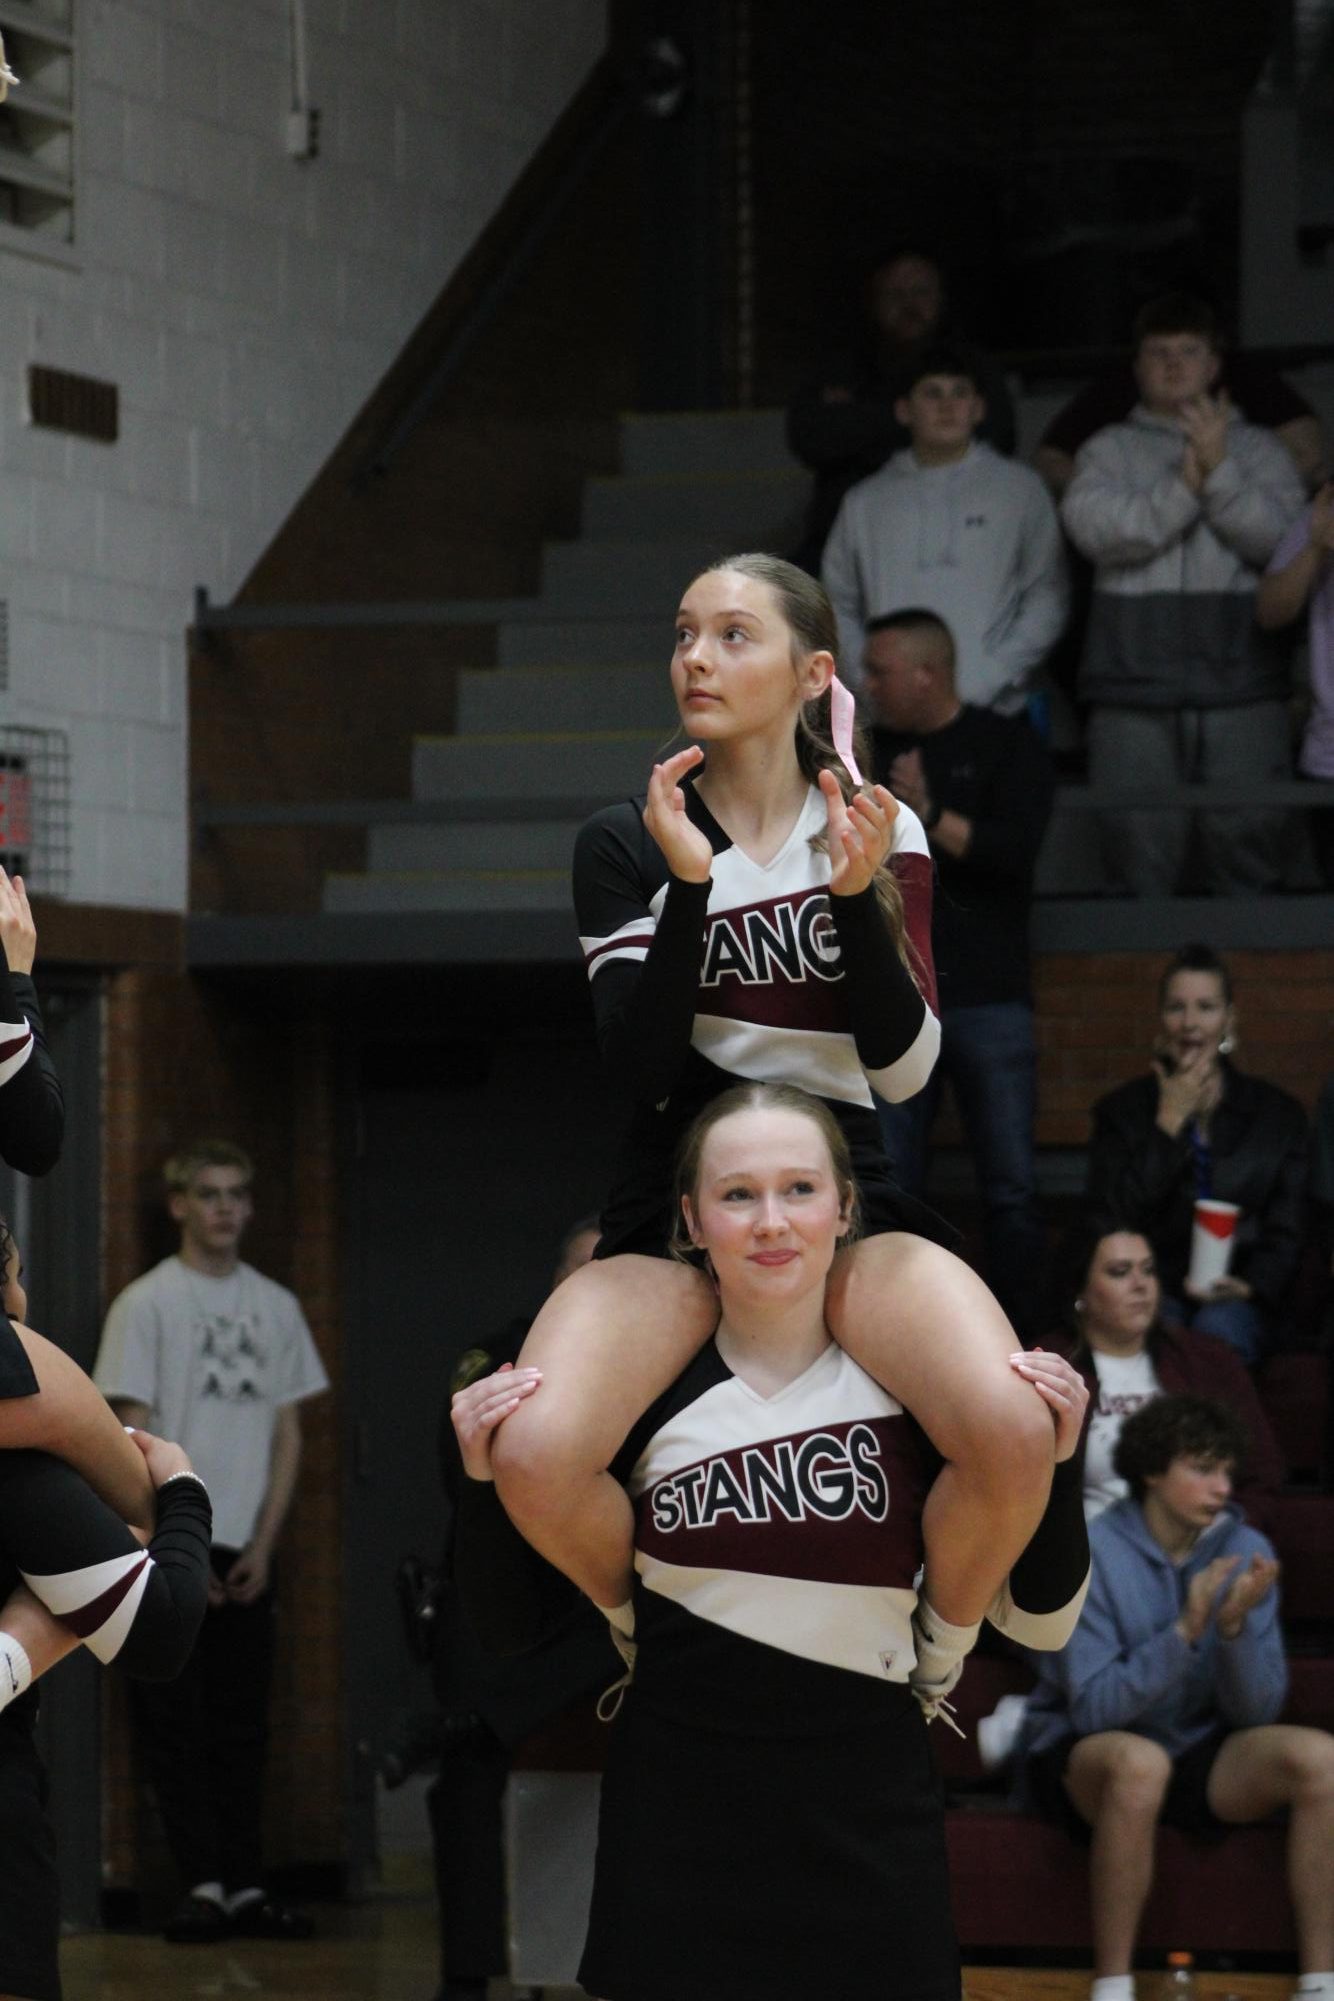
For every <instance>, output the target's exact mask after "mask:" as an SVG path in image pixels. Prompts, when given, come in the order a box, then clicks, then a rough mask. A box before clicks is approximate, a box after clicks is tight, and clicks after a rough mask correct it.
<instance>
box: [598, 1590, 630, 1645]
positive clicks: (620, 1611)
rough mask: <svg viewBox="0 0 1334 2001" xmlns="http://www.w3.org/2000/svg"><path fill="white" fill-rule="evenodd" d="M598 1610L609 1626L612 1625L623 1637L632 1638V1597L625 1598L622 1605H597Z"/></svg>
mask: <svg viewBox="0 0 1334 2001" xmlns="http://www.w3.org/2000/svg"><path fill="white" fill-rule="evenodd" d="M598 1610H599V1611H600V1612H601V1614H602V1616H603V1618H604V1619H605V1620H606V1621H607V1624H608V1625H609V1626H614V1627H615V1628H616V1631H617V1632H618V1633H620V1634H621V1635H622V1636H623V1637H624V1638H625V1639H627V1640H633V1638H634V1636H635V1601H634V1599H633V1598H627V1599H626V1601H625V1603H624V1605H599V1607H598Z"/></svg>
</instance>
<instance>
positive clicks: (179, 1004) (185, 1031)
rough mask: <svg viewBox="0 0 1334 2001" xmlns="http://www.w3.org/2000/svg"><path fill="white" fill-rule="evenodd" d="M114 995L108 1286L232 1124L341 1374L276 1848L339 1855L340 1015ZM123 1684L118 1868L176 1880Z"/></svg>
mask: <svg viewBox="0 0 1334 2001" xmlns="http://www.w3.org/2000/svg"><path fill="white" fill-rule="evenodd" d="M105 1007H106V1040H105V1047H106V1061H105V1072H104V1104H103V1114H104V1131H105V1133H106V1142H105V1145H106V1165H105V1174H104V1190H105V1194H104V1207H103V1233H104V1234H103V1271H104V1285H105V1296H106V1297H107V1298H108V1299H110V1298H111V1297H112V1296H113V1295H114V1294H115V1293H116V1292H118V1291H119V1290H120V1289H121V1288H122V1287H123V1286H125V1285H127V1284H128V1283H129V1281H130V1280H131V1279H132V1278H135V1277H136V1276H137V1275H138V1274H139V1273H140V1272H142V1271H143V1270H144V1269H145V1268H146V1267H147V1266H148V1265H150V1264H152V1263H153V1262H155V1261H156V1260H157V1259H158V1258H160V1257H162V1256H164V1255H166V1253H167V1252H168V1251H169V1250H171V1249H173V1248H174V1234H173V1232H172V1230H171V1228H170V1225H169V1223H168V1222H167V1221H166V1219H165V1216H164V1213H163V1207H162V1199H161V1194H160V1182H159V1178H158V1177H159V1175H160V1172H161V1166H162V1162H163V1160H164V1159H165V1158H166V1156H167V1154H168V1153H170V1152H171V1151H172V1149H173V1148H174V1147H175V1146H177V1145H179V1144H180V1143H181V1142H182V1141H184V1140H186V1139H189V1138H190V1137H192V1136H196V1135H199V1134H202V1133H221V1134H224V1135H226V1136H228V1137H231V1138H234V1139H236V1140H238V1141H239V1142H240V1143H241V1144H242V1145H243V1146H245V1147H246V1148H247V1149H248V1150H249V1151H250V1152H252V1153H253V1155H254V1158H255V1161H256V1169H257V1178H256V1189H255V1204H256V1209H255V1221H254V1224H253V1225H252V1228H251V1231H250V1233H249V1236H248V1238H247V1243H246V1255H247V1257H248V1258H249V1259H250V1260H251V1261H252V1262H253V1263H254V1264H255V1265H256V1266H257V1267H258V1268H259V1269H261V1270H262V1271H265V1272H267V1273H268V1274H269V1275H270V1276H271V1277H273V1278H275V1279H277V1280H279V1281H280V1283H282V1284H284V1285H288V1286H291V1287H292V1289H293V1290H294V1291H295V1292H296V1293H297V1295H298V1297H299V1298H300V1300H301V1303H302V1306H303V1307H304V1309H305V1313H306V1317H307V1319H308V1320H309V1322H310V1325H311V1329H312V1332H313V1333H314V1336H315V1341H316V1345H317V1346H318V1348H319V1351H320V1354H321V1356H322V1357H323V1359H324V1364H325V1367H326V1368H327V1370H328V1372H329V1376H330V1379H331V1382H332V1384H333V1393H332V1394H331V1395H329V1396H325V1397H317V1398H315V1399H314V1400H312V1401H311V1402H310V1403H309V1404H308V1405H306V1407H305V1409H304V1411H303V1420H304V1424H303V1429H304V1438H305V1446H304V1451H303V1457H302V1470H301V1480H300V1486H299V1490H298V1494H297V1499H296V1503H295V1506H294V1509H293V1514H292V1517H291V1520H290V1522H289V1526H288V1531H287V1534H286V1537H285V1540H284V1546H283V1552H282V1558H281V1582H280V1597H281V1605H282V1622H281V1633H282V1638H281V1646H280V1653H279V1661H278V1675H277V1695H276V1700H275V1707H274V1716H273V1722H274V1737H273V1751H272V1765H271V1783H270V1788H269V1798H268V1848H269V1859H270V1861H271V1862H272V1863H273V1864H274V1865H276V1866H282V1865H283V1864H285V1863H290V1862H294V1861H299V1862H302V1863H310V1862H314V1863H330V1864H335V1865H336V1864H338V1863H339V1862H340V1861H341V1859H342V1856H343V1852H344V1829H343V1805H342V1761H343V1722H342V1695H341V1686H340V1661H341V1645H340V1638H341V1618H342V1605H341V1594H340V1567H341V1529H340V1505H339V1492H340V1472H339V1465H340V1462H339V1441H338V1408H339V1395H338V1386H339V1381H340V1375H341V1359H342V1328H341V1273H340V1263H339V1253H340V1244H339V1231H338V1215H337V1205H338V1191H337V1185H336V1172H337V1170H336V1161H337V1149H336V1146H335V1143H334V1132H333V1121H334V1098H333V1092H334V1082H335V1065H334V1062H333V1057H332V1051H331V1046H330V1033H329V1027H328V1023H327V1021H326V1020H325V1018H324V1017H323V1016H322V1015H321V1014H320V1012H319V1011H318V1009H315V1008H310V1009H306V1010H298V1011H296V1012H294V1013H292V1014H291V1015H290V1016H285V1015H283V1014H282V1013H281V1012H275V1011H274V1010H273V1009H272V1008H269V1009H267V1010H266V1011H264V1012H263V1013H262V1014H261V1012H260V1011H259V1010H258V1009H256V1008H252V1007H249V1006H247V1005H246V1004H244V1003H239V1002H237V1001H236V1000H235V999H233V998H231V997H229V996H227V995H226V994H224V993H223V992H221V991H219V990H210V989H206V988H204V987H203V986H201V985H200V984H199V983H198V982H196V981H194V980H192V979H190V978H188V977H187V976H186V975H184V974H181V973H179V972H173V971H170V970H151V971H150V970H140V971H132V972H124V973H119V974H116V975H113V976H112V977H111V978H110V979H109V981H108V987H107V995H106V1002H105ZM109 1680H110V1678H109ZM108 1702H109V1706H110V1711H111V1729H110V1731H109V1735H108V1749H107V1763H106V1790H105V1795H104V1799H105V1851H104V1852H105V1870H106V1881H107V1883H108V1885H109V1886H110V1887H141V1886H146V1887H147V1888H148V1889H149V1890H150V1893H151V1892H152V1890H153V1889H154V1888H156V1889H157V1890H158V1892H159V1894H170V1890H169V1889H168V1888H167V1886H166V1883H165V1875H166V1870H165V1860H164V1856H163V1852H162V1848H161V1842H160V1837H159V1836H158V1834H157V1831H156V1825H155V1822H154V1820H153V1818H152V1816H151V1815H149V1814H147V1813H146V1812H144V1811H143V1809H142V1804H141V1803H140V1802H138V1801H137V1800H136V1794H135V1788H134V1787H133V1785H132V1782H131V1778H130V1759H129V1751H128V1744H127V1737H126V1732H125V1729H124V1718H123V1692H122V1691H120V1690H118V1689H116V1688H115V1687H114V1686H109V1691H108Z"/></svg>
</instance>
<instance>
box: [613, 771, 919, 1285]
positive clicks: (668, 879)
mask: <svg viewBox="0 0 1334 2001" xmlns="http://www.w3.org/2000/svg"><path fill="white" fill-rule="evenodd" d="M682 790H683V791H684V793H685V800H686V812H687V813H688V815H689V817H690V819H691V821H692V822H693V824H694V825H695V826H696V827H697V828H699V829H700V831H701V832H702V833H704V834H705V835H706V836H707V838H708V840H709V843H710V845H711V847H712V849H713V870H712V875H711V877H710V880H709V881H708V882H706V883H691V882H682V881H681V880H680V879H679V878H678V877H676V876H673V875H672V874H671V873H670V872H669V870H668V867H667V864H666V862H665V860H664V859H663V855H662V851H661V849H660V848H659V847H658V845H657V843H656V841H655V840H654V839H653V837H652V835H651V834H650V833H649V831H648V829H647V828H646V827H645V825H644V821H643V806H644V802H643V800H642V799H638V800H626V801H624V802H622V803H621V804H619V805H616V806H611V807H608V808H607V809H606V810H605V811H603V812H601V813H598V814H595V815H594V817H593V819H591V820H590V821H589V822H588V823H587V824H586V825H585V826H584V827H583V829H582V830H581V832H580V835H579V839H578V841H577V843H576V846H575V852H574V901H575V910H576V912H577V915H578V922H579V931H580V939H581V943H582V946H583V953H584V962H585V965H586V966H587V969H588V974H589V978H590V980H591V982H592V995H593V1011H594V1016H595V1020H596V1025H597V1034H598V1044H599V1047H600V1049H601V1051H602V1055H603V1057H604V1059H605V1060H606V1062H607V1064H608V1066H609V1068H610V1070H611V1072H612V1074H613V1076H614V1077H615V1079H616V1080H617V1082H618V1083H620V1084H621V1085H623V1086H624V1087H625V1088H626V1089H627V1090H628V1091H629V1092H630V1094H631V1095H632V1096H633V1098H634V1100H635V1111H634V1114H633V1117H632V1121H631V1126H630V1131H629V1133H628V1135H627V1138H626V1141H625V1144H624V1146H623V1148H622V1152H621V1155H620V1159H619V1161H618V1164H617V1167H616V1170H615V1174H614V1176H613V1187H612V1194H611V1198H610V1200H609V1202H608V1205H607V1208H606V1211H605V1213H604V1215H603V1217H602V1242H601V1243H600V1245H599V1246H598V1253H597V1254H598V1256H599V1257H610V1256H612V1255H614V1254H615V1253H616V1252H620V1251H648V1252H652V1253H659V1254H660V1253H661V1252H662V1250H663V1249H664V1247H665V1245H666V1242H667V1240H668V1238H669V1237H670V1235H671V1230H672V1225H673V1220H674V1219H673V1216H672V1207H671V1188H672V1169H673V1162H674V1159H675V1155H676V1150H677V1147H678V1144H679V1142H680V1140H681V1137H682V1135H683V1134H684V1132H685V1130H686V1128H687V1127H688V1126H689V1124H690V1123H691V1121H692V1119H693V1118H694V1117H695V1115H696V1113H698V1112H699V1111H700V1110H702V1108H703V1107H704V1106H705V1105H706V1104H708V1103H709V1102H710V1101H711V1100H712V1099H714V1098H716V1097H717V1096H718V1095H719V1094H720V1092H723V1091H725V1090H727V1089H728V1088H729V1087H730V1086H731V1085H733V1084H737V1083H740V1082H742V1081H744V1080H747V1079H755V1080H759V1081H763V1082H766V1083H788V1084H797V1085H800V1086H801V1087H802V1088H803V1089H804V1090H807V1091H810V1092H812V1093H813V1094H814V1095H815V1096H816V1097H819V1098H822V1099H823V1100H824V1101H825V1103H826V1104H827V1105H828V1107H829V1109H830V1110H831V1111H832V1112H833V1114H834V1116H835V1117H836V1118H837V1120H838V1122H839V1124H840V1125H841V1126H842V1128H843V1130H844V1132H845V1133H846V1135H847V1138H848V1142H849V1146H850V1148H851V1151H852V1159H853V1169H854V1172H855V1174H856V1178H857V1184H858V1187H859V1189H860V1191H861V1196H862V1207H863V1217H864V1227H865V1229H866V1230H867V1231H868V1232H870V1231H876V1230H886V1229H896V1228H903V1227H905V1225H906V1226H907V1227H910V1228H913V1229H916V1230H919V1231H920V1232H921V1233H923V1234H925V1235H928V1236H932V1237H937V1238H939V1237H940V1236H941V1233H942V1226H941V1225H940V1223H939V1220H938V1219H937V1218H934V1217H933V1216H932V1214H931V1212H930V1211H929V1210H928V1209H926V1208H924V1207H923V1205H921V1204H920V1203H916V1202H913V1201H912V1200H911V1199H910V1198H909V1197H907V1196H905V1195H903V1194H902V1193H901V1192H900V1191H899V1190H897V1189H896V1188H895V1187H894V1184H893V1181H892V1179H891V1177H890V1172H889V1166H888V1163H887V1161H886V1159H885V1154H884V1148H883V1146H882V1143H881V1138H880V1126H879V1121H878V1119H877V1118H876V1114H875V1110H874V1107H873V1103H872V1098H871V1088H872V1086H874V1088H875V1090H876V1091H877V1092H878V1093H879V1094H880V1096H881V1097H883V1098H888V1099H890V1100H895V1099H899V1098H905V1097H910V1096H911V1095H912V1093H913V1092H914V1091H920V1090H921V1088H922V1086H923V1084H925V1082H926V1080H927V1078H928V1077H929V1076H930V1074H931V1068H932V1065H933V1064H934V1062H935V1059H936V1052H937V1050H938V1049H939V1046H940V1024H939V1022H938V1020H937V1019H936V1014H935V975H934V973H933V971H932V961H931V858H930V855H929V853H928V850H927V844H926V836H925V834H924V833H923V831H922V825H921V822H920V820H918V818H917V817H916V815H915V814H914V813H912V812H911V811H910V810H909V809H908V808H907V807H906V806H900V807H899V811H898V815H897V817H896V819H895V821H894V825H893V846H892V851H891V856H890V866H891V868H892V870H893V873H894V875H895V877H896V879H897V881H898V884H899V887H900V890H901V892H902V896H903V905H904V920H905V927H906V936H907V945H908V955H909V958H910V960H911V962H912V964H913V966H914V968H915V970H916V974H917V978H916V980H915V979H914V977H913V974H912V973H910V972H909V970H908V968H907V967H906V966H905V965H904V964H903V962H902V960H901V959H900V958H899V955H898V953H897V951H896V950H895V947H894V941H893V939H892V937H891V936H890V932H889V927H888V925H887V924H886V923H885V921H884V918H883V916H882V914H881V910H880V906H879V903H878V900H877V898H876V893H875V890H874V888H869V889H866V890H863V891H862V892H861V893H860V894H859V895H856V896H833V895H831V894H830V891H829V869H830V865H829V857H828V855H827V854H825V853H824V852H823V851H822V850H821V849H818V848H814V847H812V845H811V843H812V841H813V840H814V839H816V838H817V837H819V836H821V835H823V834H824V832H825V830H826V826H827V812H826V807H825V801H824V795H823V794H822V793H821V791H820V790H819V787H818V786H814V785H813V786H811V787H810V789H809V791H808V793H807V796H806V800H805V803H804V804H803V806H802V809H801V812H800V813H799V815H798V817H797V822H796V825H795V826H794V827H793V829H792V832H791V833H790V834H789V836H788V838H787V840H786V841H785V842H784V844H783V846H782V848H781V849H780V850H779V852H778V854H776V855H775V856H774V857H773V859H772V860H771V861H769V862H766V863H765V864H763V865H761V864H759V863H758V862H754V861H752V860H751V859H750V857H749V856H748V855H747V854H745V852H744V851H743V850H742V849H741V848H739V847H738V846H737V845H736V844H735V843H734V842H733V841H732V840H731V839H730V838H729V836H728V835H727V834H726V833H724V831H723V829H722V828H721V827H720V826H719V825H718V822H717V821H716V820H715V819H714V817H713V815H712V814H711V813H710V812H709V810H708V808H707V807H706V806H705V804H704V802H703V800H702V799H701V798H700V797H699V795H698V793H697V792H696V790H695V788H694V786H693V785H691V784H690V782H689V780H687V781H686V782H685V783H684V784H683V787H682ZM919 983H920V984H919Z"/></svg>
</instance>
